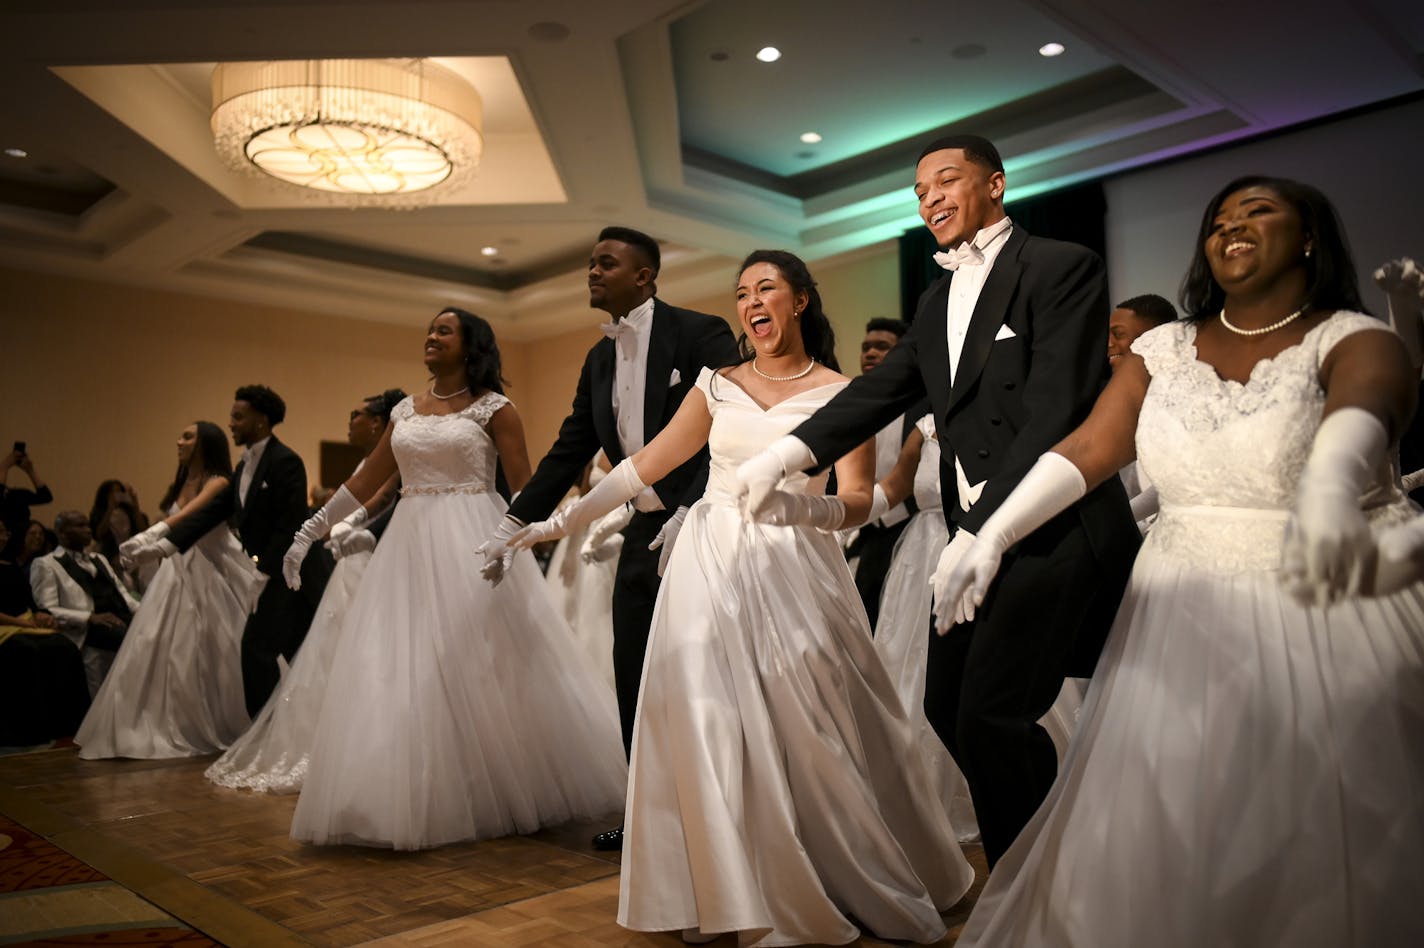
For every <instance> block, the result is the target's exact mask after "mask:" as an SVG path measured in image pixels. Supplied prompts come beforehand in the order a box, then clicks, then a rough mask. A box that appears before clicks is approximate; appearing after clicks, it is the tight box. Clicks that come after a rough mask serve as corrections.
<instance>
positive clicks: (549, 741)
mask: <svg viewBox="0 0 1424 948" xmlns="http://www.w3.org/2000/svg"><path fill="white" fill-rule="evenodd" d="M503 513H504V505H503V503H502V502H501V501H499V500H498V498H497V496H496V495H493V494H475V495H470V494H458V493H452V494H412V495H407V496H406V497H405V498H403V499H402V500H401V502H400V505H399V506H398V507H396V510H395V513H394V514H393V515H392V518H391V522H390V525H389V526H388V527H387V529H386V532H385V535H384V536H383V537H382V539H381V543H380V545H379V546H378V547H377V548H376V551H375V553H374V554H373V555H372V557H371V563H370V565H369V567H368V568H367V571H366V577H365V581H364V582H363V583H362V584H361V587H360V589H359V590H358V591H357V593H356V596H355V598H354V600H353V601H352V604H351V610H350V614H349V616H348V621H347V623H346V625H345V628H344V631H343V633H342V636H341V642H340V646H339V648H338V649H337V650H336V655H335V657H334V659H333V661H332V664H331V677H330V681H329V682H328V684H327V693H326V698H325V700H324V701H323V703H322V709H321V714H320V717H319V720H318V723H317V728H316V736H315V738H314V740H313V742H312V751H311V762H310V765H309V768H308V771H307V776H306V781H305V783H304V784H303V786H302V791H301V796H300V798H299V799H298V801H297V808H296V813H295V815H294V817H293V820H292V836H293V837H294V838H296V839H299V840H304V841H308V842H313V843H358V844H365V845H373V846H389V847H392V848H395V849H420V848H425V847H430V846H438V845H440V844H442V843H447V842H453V841H455V840H463V839H480V838H486V837H492V836H501V835H505V834H509V833H528V832H532V831H534V830H535V829H537V828H539V827H541V826H547V825H551V824H555V823H560V822H564V821H566V820H569V819H573V818H577V817H584V818H592V817H595V816H602V815H605V814H607V813H609V812H612V811H615V810H618V809H619V808H620V807H621V806H622V804H623V797H624V790H625V785H626V778H627V767H626V765H625V763H624V758H623V749H622V739H621V737H620V732H619V726H618V712H617V706H616V702H615V699H614V697H613V691H612V689H611V688H609V687H608V685H607V684H606V683H605V682H604V681H603V680H602V679H601V678H600V677H599V676H598V675H597V674H596V673H595V672H593V671H591V670H590V669H589V667H588V662H587V661H586V659H585V658H584V657H583V654H582V652H581V650H580V649H579V647H578V646H577V645H575V644H574V642H573V640H572V638H571V636H570V633H569V630H568V627H567V625H565V624H564V621H563V620H562V619H561V618H560V617H559V615H558V614H557V613H556V612H555V611H554V607H553V606H552V605H551V603H550V601H549V597H548V593H547V591H546V589H545V588H544V583H543V577H542V576H541V575H540V574H539V568H538V567H537V566H536V565H535V564H534V559H533V557H532V556H530V555H529V554H528V553H521V554H520V555H519V556H518V557H517V559H516V560H515V562H514V565H513V567H512V568H511V570H510V571H509V573H508V574H507V575H506V576H505V579H504V581H503V582H502V583H501V584H500V585H499V586H498V587H492V586H490V584H489V583H487V582H485V581H484V580H483V579H481V578H480V576H479V572H478V563H477V560H476V559H475V558H474V554H473V552H472V551H473V549H474V546H475V545H476V542H477V540H478V539H479V538H481V537H485V536H488V535H489V534H490V533H492V532H493V531H494V528H495V526H496V525H497V524H498V522H499V520H500V518H501V517H502V516H503Z"/></svg>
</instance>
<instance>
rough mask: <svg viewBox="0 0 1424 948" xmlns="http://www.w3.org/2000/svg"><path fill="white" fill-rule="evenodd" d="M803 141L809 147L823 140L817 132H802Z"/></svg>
mask: <svg viewBox="0 0 1424 948" xmlns="http://www.w3.org/2000/svg"><path fill="white" fill-rule="evenodd" d="M801 140H802V141H803V142H805V143H806V144H808V145H814V144H816V143H817V142H819V141H820V140H821V136H820V134H819V133H817V132H802V133H801Z"/></svg>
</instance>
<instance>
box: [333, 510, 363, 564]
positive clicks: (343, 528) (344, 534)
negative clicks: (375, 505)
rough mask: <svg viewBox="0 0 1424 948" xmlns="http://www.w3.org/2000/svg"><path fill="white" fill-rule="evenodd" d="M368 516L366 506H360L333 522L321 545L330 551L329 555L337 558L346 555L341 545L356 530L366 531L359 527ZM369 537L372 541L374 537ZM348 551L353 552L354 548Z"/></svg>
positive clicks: (356, 531)
mask: <svg viewBox="0 0 1424 948" xmlns="http://www.w3.org/2000/svg"><path fill="white" fill-rule="evenodd" d="M369 518H370V514H368V513H367V511H366V508H365V507H361V508H360V509H358V510H357V511H356V512H355V513H353V514H351V515H350V516H349V517H347V518H346V519H344V520H341V521H338V522H337V523H335V524H333V525H332V527H331V532H330V533H328V534H327V535H326V543H324V544H323V546H325V547H326V548H327V550H329V551H330V552H331V555H332V556H334V557H335V558H336V559H338V560H339V559H341V558H342V557H343V556H346V555H348V554H347V553H345V552H342V547H343V546H344V545H345V544H346V543H347V541H348V540H349V539H350V537H351V534H353V533H358V532H359V533H365V532H366V531H364V530H362V529H361V528H362V527H363V526H365V525H366V521H367V520H368V519H369ZM368 535H369V534H368ZM371 539H372V541H374V540H375V537H372V538H371ZM374 546H375V543H374V542H372V544H371V547H374ZM371 547H367V549H370V548H371ZM350 552H351V553H355V552H356V550H354V549H353V550H351V551H350Z"/></svg>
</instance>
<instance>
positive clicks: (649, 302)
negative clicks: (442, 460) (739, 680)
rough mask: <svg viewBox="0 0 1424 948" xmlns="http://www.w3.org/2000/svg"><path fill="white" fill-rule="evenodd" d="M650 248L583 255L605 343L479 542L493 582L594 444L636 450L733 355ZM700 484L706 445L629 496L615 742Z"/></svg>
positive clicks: (601, 845) (603, 243) (727, 338)
mask: <svg viewBox="0 0 1424 948" xmlns="http://www.w3.org/2000/svg"><path fill="white" fill-rule="evenodd" d="M660 264H661V253H660V251H659V249H658V244H657V241H655V240H653V238H651V237H649V236H648V235H647V234H644V233H641V232H639V231H636V230H633V229H631V228H627V227H605V228H604V229H603V231H602V233H600V234H599V235H598V242H597V243H596V244H594V247H593V252H592V253H591V254H589V259H588V304H589V306H590V307H592V308H593V309H599V310H602V311H603V312H605V313H607V314H608V315H609V316H611V317H612V320H613V321H612V322H610V323H604V324H602V326H601V328H602V329H603V334H604V336H605V338H603V339H600V340H599V341H598V342H597V343H595V344H594V346H593V348H592V349H590V350H589V351H588V355H587V357H585V359H584V363H583V371H582V372H581V373H580V374H579V380H578V388H577V390H576V391H575V393H574V403H573V407H572V409H571V410H570V412H569V415H568V417H567V418H565V419H564V423H563V425H562V426H561V427H560V428H559V437H558V440H557V441H555V442H554V446H553V447H552V448H550V449H549V453H548V454H546V455H545V456H544V459H543V460H542V461H540V462H539V467H538V469H537V470H535V471H534V476H533V477H531V478H530V479H529V483H527V484H526V485H524V490H523V491H522V492H521V493H520V494H519V496H518V497H517V498H515V500H514V503H513V504H511V505H510V508H509V516H507V517H505V519H504V522H503V523H501V524H500V526H499V528H498V529H497V530H496V531H495V534H494V536H493V537H491V538H490V539H489V540H488V541H486V542H485V543H484V545H482V546H481V547H480V552H481V553H483V554H484V557H485V568H484V574H485V577H486V578H487V579H490V580H491V581H493V582H499V580H500V578H501V577H502V575H503V563H504V562H505V557H506V554H507V552H508V545H507V541H508V540H509V538H510V537H511V536H513V535H514V532H515V531H516V530H517V529H519V528H520V527H522V526H524V524H526V523H534V522H536V521H539V520H544V519H546V518H547V517H548V516H549V514H550V513H552V512H553V510H554V508H555V506H557V505H558V503H559V501H560V500H562V499H563V497H564V494H565V493H567V492H568V489H569V488H570V487H572V486H573V485H574V484H575V483H577V481H578V480H579V478H580V477H581V476H582V474H583V470H584V467H585V466H586V465H587V464H588V462H589V461H590V460H591V459H592V458H593V456H594V454H595V453H597V451H598V450H599V449H600V448H602V449H603V453H604V454H605V455H607V457H608V460H609V462H610V463H611V464H613V465H615V466H616V465H617V464H618V463H619V462H620V461H622V460H623V459H624V458H626V457H628V456H630V455H632V454H634V453H635V452H637V451H638V450H639V449H641V448H642V447H643V446H644V445H646V444H647V443H648V442H649V441H651V440H653V438H654V437H655V436H656V435H657V434H658V432H660V431H662V429H663V427H664V426H665V425H666V424H667V423H668V422H669V421H671V420H672V416H673V414H674V413H676V411H677V409H678V407H679V406H680V405H681V404H682V400H683V398H684V397H685V396H686V395H687V393H688V391H689V390H690V389H691V388H692V385H693V382H695V381H696V379H697V375H698V373H699V372H700V371H701V370H702V368H703V367H704V366H712V367H718V366H723V365H730V364H731V363H733V362H735V361H736V360H737V357H738V356H737V344H736V342H735V341H734V340H733V339H732V331H731V328H730V327H729V326H728V325H727V322H726V321H725V320H723V319H722V318H721V317H718V316H709V315H707V314H706V313H697V312H693V311H692V310H687V309H679V308H677V307H675V306H669V305H668V304H667V303H664V302H663V301H662V300H660V299H658V298H657V297H656V296H655V295H654V294H655V293H656V292H657V286H656V284H657V278H658V268H659V266H660ZM706 484H707V449H706V448H704V449H703V450H701V451H699V452H698V453H697V454H696V455H694V456H693V457H692V458H691V459H690V460H689V461H688V462H687V463H686V464H684V465H682V467H679V468H678V469H677V470H675V471H673V472H672V473H671V474H669V475H668V476H667V477H665V478H663V479H662V480H661V481H658V483H656V484H654V485H652V486H651V487H649V488H647V489H645V490H644V491H643V493H642V494H640V495H638V497H637V498H635V500H634V504H633V506H634V507H635V512H634V514H633V518H632V520H631V521H629V523H628V526H627V527H625V528H624V530H623V537H624V542H623V551H622V553H621V555H620V556H619V559H618V570H617V572H616V573H615V575H614V579H613V676H614V682H615V686H616V689H617V692H618V715H619V717H620V718H621V720H622V725H623V747H624V750H625V751H627V750H628V749H629V748H631V747H632V740H633V717H634V714H635V713H636V711H637V709H638V685H639V682H640V680H641V678H642V674H643V653H644V651H645V650H646V649H647V645H648V627H649V626H650V625H651V624H652V619H653V605H654V603H656V601H657V598H658V584H659V576H660V574H661V572H662V570H661V564H662V563H665V562H666V557H667V553H668V551H669V550H670V549H671V546H672V542H673V540H674V539H675V537H676V533H677V529H678V527H679V526H680V525H681V523H682V518H683V516H685V515H686V513H687V507H688V506H690V505H691V504H692V503H693V502H694V501H696V500H697V499H698V498H699V497H701V496H702V491H703V489H704V488H705V487H706ZM593 845H594V847H595V848H597V849H603V850H611V849H620V848H622V845H623V830H622V828H621V827H619V828H617V829H613V830H609V831H607V832H604V833H599V834H598V835H597V836H595V837H594V840H593Z"/></svg>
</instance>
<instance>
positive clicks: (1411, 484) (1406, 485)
mask: <svg viewBox="0 0 1424 948" xmlns="http://www.w3.org/2000/svg"><path fill="white" fill-rule="evenodd" d="M1422 484H1424V467H1422V468H1420V469H1419V470H1417V471H1415V472H1413V473H1412V474H1406V475H1404V476H1403V477H1401V478H1400V479H1399V485H1400V487H1401V488H1402V489H1403V490H1404V492H1405V493H1406V494H1412V493H1414V492H1415V491H1416V490H1418V489H1419V487H1420V485H1422Z"/></svg>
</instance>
